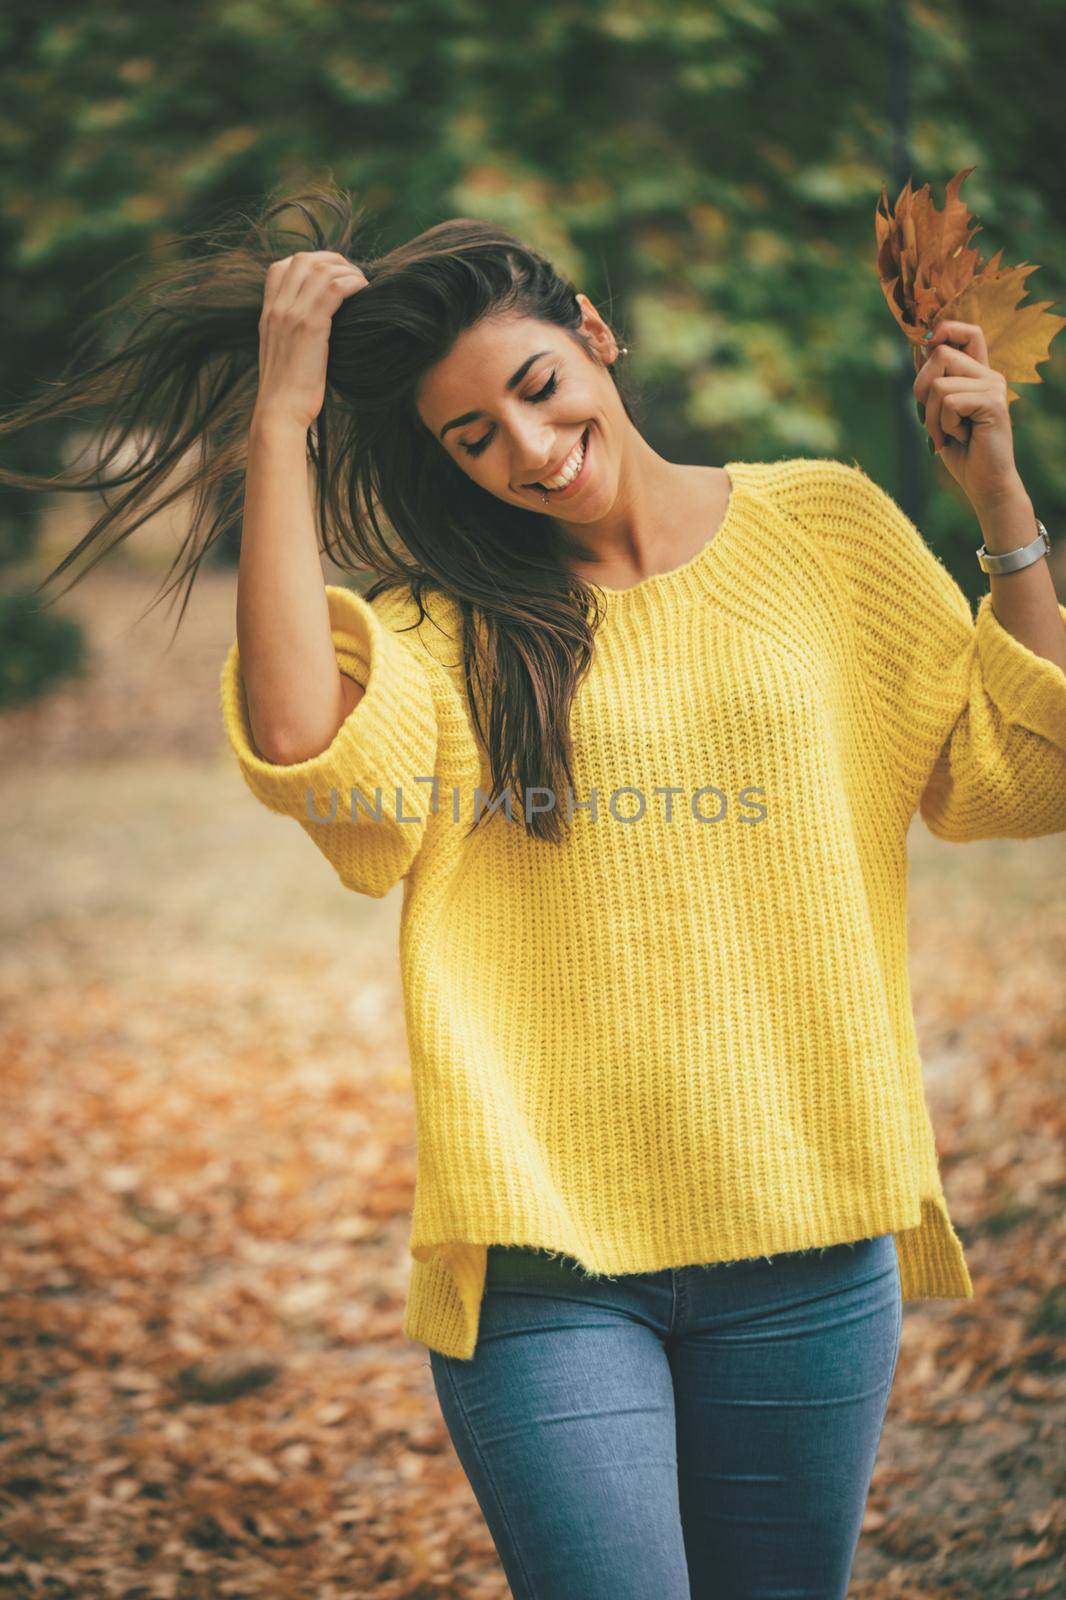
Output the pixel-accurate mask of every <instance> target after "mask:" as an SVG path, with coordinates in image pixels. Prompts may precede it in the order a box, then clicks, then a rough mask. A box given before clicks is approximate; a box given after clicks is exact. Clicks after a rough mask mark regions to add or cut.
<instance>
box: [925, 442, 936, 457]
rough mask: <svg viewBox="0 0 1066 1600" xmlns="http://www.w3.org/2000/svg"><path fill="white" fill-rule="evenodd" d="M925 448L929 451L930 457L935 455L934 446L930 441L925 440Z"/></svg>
mask: <svg viewBox="0 0 1066 1600" xmlns="http://www.w3.org/2000/svg"><path fill="white" fill-rule="evenodd" d="M925 448H926V449H927V450H928V451H929V454H930V455H931V456H935V455H936V445H935V444H934V443H933V441H932V439H926V441H925Z"/></svg>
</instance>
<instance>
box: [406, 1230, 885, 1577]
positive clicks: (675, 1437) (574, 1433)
mask: <svg viewBox="0 0 1066 1600" xmlns="http://www.w3.org/2000/svg"><path fill="white" fill-rule="evenodd" d="M902 1322H903V1299H902V1293H901V1287H900V1279H899V1266H898V1262H897V1259H896V1248H895V1243H894V1241H893V1238H892V1235H891V1234H884V1235H882V1236H881V1237H879V1238H876V1239H862V1240H858V1241H856V1242H855V1243H853V1244H838V1245H833V1246H830V1247H828V1248H825V1249H815V1250H813V1251H797V1252H792V1253H789V1254H785V1255H778V1256H774V1257H773V1258H771V1259H768V1258H767V1257H765V1256H758V1257H755V1258H754V1259H752V1260H746V1261H736V1262H721V1263H717V1264H715V1265H711V1266H690V1267H676V1268H667V1269H666V1270H665V1271H662V1272H644V1273H636V1274H625V1275H623V1276H620V1277H616V1278H613V1279H612V1278H590V1277H588V1276H587V1275H586V1274H585V1273H584V1271H583V1269H582V1268H581V1267H580V1265H579V1264H578V1263H577V1262H575V1261H573V1260H572V1259H571V1258H569V1257H565V1256H558V1257H552V1256H549V1255H548V1254H546V1253H544V1252H542V1251H539V1250H535V1249H532V1248H526V1247H524V1246H502V1245H490V1246H489V1250H488V1260H487V1271H486V1281H485V1294H484V1299H483V1302H482V1307H481V1322H480V1327H479V1331H478V1341H477V1346H476V1349H475V1351H474V1356H473V1359H472V1360H470V1361H463V1360H460V1359H458V1358H454V1357H451V1356H444V1355H441V1354H440V1352H439V1351H436V1350H430V1352H429V1357H430V1367H431V1370H432V1374H433V1383H434V1387H435V1389H436V1393H437V1399H438V1402H439V1404H440V1407H441V1412H442V1414H443V1417H444V1421H445V1425H446V1427H447V1429H448V1432H449V1434H450V1436H451V1440H452V1444H453V1445H454V1447H455V1452H456V1454H457V1456H458V1457H459V1461H460V1464H461V1466H462V1468H463V1470H464V1472H465V1474H466V1476H467V1478H468V1479H469V1482H470V1486H471V1488H472V1490H473V1492H474V1495H475V1496H476V1498H477V1501H478V1504H479V1506H480V1507H481V1511H482V1514H483V1515H484V1518H485V1521H486V1523H487V1524H488V1529H489V1532H490V1534H491V1535H492V1539H493V1542H494V1544H495V1546H496V1550H497V1552H498V1554H499V1557H500V1561H501V1562H502V1564H503V1569H504V1572H505V1573H506V1576H507V1580H508V1582H509V1584H510V1586H511V1592H512V1594H513V1595H514V1596H515V1600H771V1597H773V1600H785V1597H787V1600H801V1597H802V1600H846V1596H847V1591H848V1578H849V1575H850V1572H851V1565H852V1561H853V1559H854V1555H855V1549H856V1546H857V1544H858V1540H859V1530H860V1527H861V1524H862V1517H863V1510H864V1507H865V1504H866V1497H867V1493H868V1491H869V1487H870V1478H871V1475H872V1473H873V1467H874V1460H875V1457H876V1455H877V1449H878V1445H879V1444H880V1440H881V1429H882V1427H883V1424H884V1419H885V1412H886V1411H887V1409H888V1399H889V1395H890V1393H891V1390H892V1383H893V1379H894V1378H895V1374H896V1360H897V1357H898V1355H899V1345H900V1333H901V1329H902Z"/></svg>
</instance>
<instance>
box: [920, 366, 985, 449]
mask: <svg viewBox="0 0 1066 1600" xmlns="http://www.w3.org/2000/svg"><path fill="white" fill-rule="evenodd" d="M994 397H995V390H993V389H990V388H989V386H988V382H987V380H986V379H984V378H956V377H949V378H938V379H937V380H936V383H935V385H934V387H933V389H932V390H931V392H930V395H929V400H928V403H927V405H926V408H925V424H926V427H927V429H928V431H929V437H930V438H931V439H932V441H933V444H934V446H935V448H936V449H937V450H938V451H939V450H943V448H944V445H945V444H946V443H948V442H949V441H951V442H954V443H956V444H968V443H969V439H970V430H969V424H968V423H965V424H964V423H963V421H962V419H963V417H964V416H966V417H968V416H970V415H971V414H972V413H974V412H977V411H980V410H981V409H982V407H984V406H987V405H990V404H991V402H992V401H993V399H994ZM960 405H961V406H964V409H963V410H960V409H959V407H960Z"/></svg>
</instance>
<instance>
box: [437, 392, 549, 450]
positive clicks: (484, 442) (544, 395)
mask: <svg viewBox="0 0 1066 1600" xmlns="http://www.w3.org/2000/svg"><path fill="white" fill-rule="evenodd" d="M558 387H559V384H558V381H557V378H556V374H555V373H554V372H553V373H552V375H551V377H550V378H549V379H548V381H547V383H546V384H545V385H544V387H543V389H538V390H537V392H536V394H529V395H527V396H526V399H527V400H529V401H531V402H532V404H533V405H537V404H539V402H540V401H541V400H547V399H549V398H550V397H551V396H552V395H553V394H554V393H555V391H556V389H557V388H558ZM495 432H496V429H495V428H494V427H493V428H490V429H489V431H488V433H486V434H485V435H484V437H483V438H481V439H478V441H477V442H476V444H462V442H461V441H460V445H461V448H462V449H463V450H465V451H466V453H467V455H468V456H479V455H480V454H481V452H482V450H484V449H486V447H487V446H488V443H489V441H490V439H491V438H492V436H493V434H494V433H495Z"/></svg>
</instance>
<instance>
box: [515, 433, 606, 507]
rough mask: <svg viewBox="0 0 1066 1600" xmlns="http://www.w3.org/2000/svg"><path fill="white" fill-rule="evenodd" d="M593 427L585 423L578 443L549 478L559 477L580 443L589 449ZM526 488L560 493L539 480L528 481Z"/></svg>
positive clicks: (571, 448)
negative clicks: (534, 481) (535, 481)
mask: <svg viewBox="0 0 1066 1600" xmlns="http://www.w3.org/2000/svg"><path fill="white" fill-rule="evenodd" d="M591 427H592V424H591V423H586V424H585V430H584V432H583V433H582V435H581V438H580V439H579V440H578V441H577V443H576V444H573V445H571V447H570V449H569V450H568V451H567V453H566V455H565V456H564V457H563V459H562V461H560V463H559V465H558V466H557V467H553V468H552V470H551V471H550V472H549V473H548V477H549V478H557V477H558V476H559V473H560V472H561V471H562V470H563V468H564V467H565V465H566V463H567V462H568V461H569V460H570V457H571V456H572V455H573V454H574V451H575V450H576V449H577V446H578V444H582V445H583V446H584V448H585V449H586V450H587V449H588V447H589V432H590V429H591ZM583 464H584V463H582V465H583ZM572 481H573V480H571V482H572ZM526 488H527V489H540V490H544V491H546V492H547V493H548V494H558V493H559V490H558V489H555V490H553V489H548V487H547V485H546V484H543V483H539V482H538V483H527V484H526Z"/></svg>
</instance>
